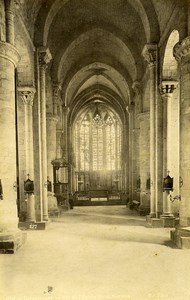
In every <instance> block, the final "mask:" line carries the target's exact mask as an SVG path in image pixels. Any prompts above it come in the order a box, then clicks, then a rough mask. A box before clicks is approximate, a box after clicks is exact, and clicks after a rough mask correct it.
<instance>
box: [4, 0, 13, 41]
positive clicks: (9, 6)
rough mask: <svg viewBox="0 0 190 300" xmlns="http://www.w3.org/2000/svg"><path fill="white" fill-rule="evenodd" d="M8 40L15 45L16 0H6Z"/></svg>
mask: <svg viewBox="0 0 190 300" xmlns="http://www.w3.org/2000/svg"><path fill="white" fill-rule="evenodd" d="M5 22H6V42H7V43H10V44H12V45H14V0H5Z"/></svg>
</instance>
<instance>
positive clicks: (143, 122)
mask: <svg viewBox="0 0 190 300" xmlns="http://www.w3.org/2000/svg"><path fill="white" fill-rule="evenodd" d="M137 118H138V120H139V125H140V134H139V162H140V178H141V190H140V207H139V212H140V214H141V215H147V214H149V212H150V112H149V111H147V112H143V113H140V114H139V115H137Z"/></svg>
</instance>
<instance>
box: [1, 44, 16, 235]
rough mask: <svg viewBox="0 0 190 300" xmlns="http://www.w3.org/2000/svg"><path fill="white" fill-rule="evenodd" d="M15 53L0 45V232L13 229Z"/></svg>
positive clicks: (14, 50)
mask: <svg viewBox="0 0 190 300" xmlns="http://www.w3.org/2000/svg"><path fill="white" fill-rule="evenodd" d="M18 61H19V54H18V52H17V50H16V49H15V48H14V47H13V46H12V45H11V44H8V43H5V42H0V68H1V72H0V141H1V146H0V166H1V168H0V179H1V183H2V188H3V200H0V232H2V231H9V230H12V229H17V226H18V217H17V207H16V193H15V191H14V188H13V185H14V183H15V182H16V133H15V67H16V65H17V63H18Z"/></svg>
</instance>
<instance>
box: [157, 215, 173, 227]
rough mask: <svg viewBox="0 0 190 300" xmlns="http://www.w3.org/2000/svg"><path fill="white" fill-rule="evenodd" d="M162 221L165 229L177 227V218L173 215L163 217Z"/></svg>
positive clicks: (161, 217)
mask: <svg viewBox="0 0 190 300" xmlns="http://www.w3.org/2000/svg"><path fill="white" fill-rule="evenodd" d="M160 219H161V220H162V222H163V227H166V228H167V227H175V217H174V216H173V215H172V214H168V215H161V216H160Z"/></svg>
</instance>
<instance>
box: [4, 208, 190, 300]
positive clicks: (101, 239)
mask: <svg viewBox="0 0 190 300" xmlns="http://www.w3.org/2000/svg"><path fill="white" fill-rule="evenodd" d="M169 231H170V230H169V229H166V228H165V229H152V228H146V222H145V218H144V217H139V216H137V215H136V213H135V212H131V211H129V210H128V209H127V208H126V207H124V206H120V207H119V206H112V207H77V208H74V210H71V211H69V212H66V213H64V214H63V215H62V216H61V217H60V218H59V219H54V220H52V222H51V223H50V224H49V226H48V228H47V229H46V230H45V231H28V237H27V243H26V244H25V245H24V246H23V248H21V249H20V250H19V251H18V252H17V253H16V254H14V255H9V254H7V255H0V267H1V268H0V287H1V289H0V299H2V300H4V299H7V300H13V299H16V300H21V299H23V300H30V299H35V300H37V299H52V300H54V299H56V300H119V299H122V300H127V299H134V300H147V299H152V300H159V299H169V300H175V299H176V300H186V299H188V300H189V299H190V288H189V282H190V267H189V266H190V251H189V250H179V249H176V248H175V247H174V246H172V244H171V243H170V241H169Z"/></svg>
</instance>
